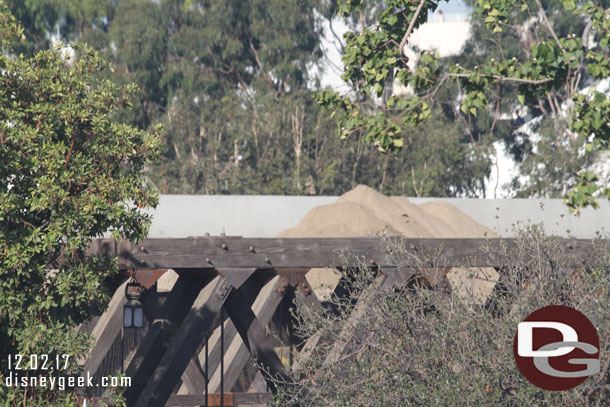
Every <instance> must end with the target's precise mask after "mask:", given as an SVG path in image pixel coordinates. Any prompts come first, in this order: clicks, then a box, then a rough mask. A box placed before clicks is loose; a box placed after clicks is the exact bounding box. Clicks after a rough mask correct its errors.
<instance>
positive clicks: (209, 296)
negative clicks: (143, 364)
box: [135, 276, 231, 407]
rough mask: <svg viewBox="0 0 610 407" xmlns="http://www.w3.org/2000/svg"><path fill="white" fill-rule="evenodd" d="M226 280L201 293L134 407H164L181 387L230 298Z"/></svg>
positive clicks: (210, 284) (219, 278) (223, 279)
mask: <svg viewBox="0 0 610 407" xmlns="http://www.w3.org/2000/svg"><path fill="white" fill-rule="evenodd" d="M230 288H231V287H229V286H227V285H226V282H225V278H224V277H222V276H217V277H216V278H214V280H212V282H211V283H209V284H208V285H206V286H205V287H204V288H203V289H202V290H201V291H200V293H199V295H198V296H197V298H196V299H195V301H194V302H193V305H192V307H191V309H190V311H189V312H188V314H187V315H186V318H185V319H184V322H182V325H181V326H180V329H179V330H178V332H177V333H176V335H175V337H174V338H173V340H172V341H171V344H170V346H169V347H168V348H167V351H166V352H165V354H164V355H163V358H162V359H161V361H160V362H159V364H158V366H157V367H156V369H155V370H154V372H153V373H152V375H151V377H150V379H149V380H148V383H147V384H146V387H144V390H143V391H142V393H141V394H140V397H139V398H138V400H137V402H136V403H135V407H163V406H164V405H165V403H166V402H167V400H168V399H169V397H170V396H171V393H172V391H173V389H174V388H175V387H176V385H177V384H178V381H179V380H180V377H181V376H182V374H183V373H184V370H185V369H186V366H187V365H188V363H189V361H190V360H191V358H192V357H193V355H194V354H195V352H196V350H197V347H198V345H199V344H200V343H201V341H202V340H203V338H204V337H205V336H206V335H207V334H208V333H209V332H210V331H211V329H212V323H213V322H214V320H215V319H216V317H217V314H218V312H219V311H220V308H221V307H222V305H223V304H224V302H225V300H226V298H227V294H228V293H227V291H230Z"/></svg>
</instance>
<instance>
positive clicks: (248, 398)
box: [165, 393, 271, 407]
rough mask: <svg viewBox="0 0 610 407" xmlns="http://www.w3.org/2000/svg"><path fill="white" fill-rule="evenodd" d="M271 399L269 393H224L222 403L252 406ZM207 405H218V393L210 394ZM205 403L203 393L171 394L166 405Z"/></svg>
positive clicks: (187, 406) (190, 405) (172, 406)
mask: <svg viewBox="0 0 610 407" xmlns="http://www.w3.org/2000/svg"><path fill="white" fill-rule="evenodd" d="M270 400H271V393H225V395H224V405H225V406H226V407H230V406H235V407H238V406H254V405H266V403H267V402H268V401H270ZM207 402H208V404H207V405H208V406H209V407H219V406H220V394H210V397H209V398H208V400H207ZM205 403H206V396H205V395H188V396H187V395H183V396H182V395H173V396H171V397H170V398H169V400H168V401H167V403H166V404H165V405H166V407H174V406H183V407H192V406H203V405H205Z"/></svg>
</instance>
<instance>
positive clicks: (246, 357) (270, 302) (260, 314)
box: [209, 276, 283, 393]
mask: <svg viewBox="0 0 610 407" xmlns="http://www.w3.org/2000/svg"><path fill="white" fill-rule="evenodd" d="M281 284H282V279H281V277H280V276H275V277H273V278H272V279H271V280H270V281H269V282H268V283H267V284H265V286H264V287H263V288H262V290H261V291H260V293H259V294H258V296H257V297H256V300H255V301H254V304H252V308H251V311H252V312H253V313H254V315H256V318H257V319H258V321H259V323H260V325H262V326H265V325H267V324H268V323H269V321H271V318H272V317H273V314H274V313H275V310H276V308H277V306H278V305H279V303H280V302H281V301H282V298H283V294H282V293H280V292H278V288H280V286H281ZM227 344H228V346H227V348H226V352H225V355H226V359H225V360H226V362H225V372H224V385H225V390H228V391H230V390H232V389H233V386H235V383H236V382H237V379H238V378H239V375H240V374H241V372H242V371H243V370H244V366H245V365H246V364H247V363H254V361H253V360H252V358H251V356H250V352H249V351H248V348H246V346H245V345H244V342H243V341H242V339H241V338H240V337H239V336H235V337H234V338H233V340H232V341H231V342H227ZM209 389H210V392H213V393H218V392H219V391H220V369H219V368H217V369H216V370H215V371H214V374H213V375H212V376H211V378H210V383H209Z"/></svg>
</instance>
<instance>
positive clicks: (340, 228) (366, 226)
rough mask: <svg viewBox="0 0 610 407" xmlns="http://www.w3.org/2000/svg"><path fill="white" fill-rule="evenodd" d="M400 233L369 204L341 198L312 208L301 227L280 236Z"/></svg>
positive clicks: (351, 235) (348, 235) (346, 235)
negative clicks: (368, 205) (341, 199)
mask: <svg viewBox="0 0 610 407" xmlns="http://www.w3.org/2000/svg"><path fill="white" fill-rule="evenodd" d="M384 230H386V231H387V233H388V234H390V235H400V234H401V233H400V231H399V230H397V229H395V228H394V227H393V226H392V224H391V223H390V222H387V221H385V220H382V219H379V218H378V217H377V216H375V213H374V212H373V211H372V210H371V209H370V208H369V207H366V206H363V205H359V204H357V203H353V202H337V203H335V204H332V205H322V206H318V207H315V208H313V209H312V210H310V211H309V212H308V213H307V214H306V215H305V217H304V218H303V219H302V220H301V222H300V223H299V224H298V225H297V227H295V228H293V229H287V230H284V231H283V232H282V233H280V234H279V235H278V237H354V236H368V235H369V234H371V235H375V234H378V233H383V231H384Z"/></svg>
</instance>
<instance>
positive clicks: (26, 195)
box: [0, 3, 160, 406]
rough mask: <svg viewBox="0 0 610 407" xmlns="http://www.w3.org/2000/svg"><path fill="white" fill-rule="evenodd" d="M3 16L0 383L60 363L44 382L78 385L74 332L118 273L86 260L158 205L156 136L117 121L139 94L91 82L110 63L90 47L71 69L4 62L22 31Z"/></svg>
mask: <svg viewBox="0 0 610 407" xmlns="http://www.w3.org/2000/svg"><path fill="white" fill-rule="evenodd" d="M0 7H1V8H2V9H1V12H0V24H1V27H0V30H1V32H2V36H3V46H4V53H3V54H2V56H0V68H1V71H2V73H1V75H0V99H1V102H0V163H1V165H0V253H1V256H0V354H2V355H3V358H2V361H0V367H1V369H0V371H1V372H2V373H1V374H0V376H5V375H6V374H9V373H10V372H9V371H8V370H7V369H8V366H7V360H6V358H5V356H6V355H9V354H23V355H32V354H48V355H51V357H54V356H55V355H62V354H68V355H70V364H69V366H68V368H67V371H59V372H57V371H51V372H46V373H48V374H52V375H55V374H59V375H62V376H65V375H70V374H76V373H78V366H77V364H76V360H77V358H78V357H79V356H82V355H84V354H86V352H87V351H88V350H89V341H88V336H87V335H83V334H79V333H77V331H76V330H75V327H76V326H77V325H78V324H80V323H82V322H83V321H86V320H87V319H88V318H90V317H91V315H92V313H93V312H95V311H96V310H99V309H104V308H105V305H106V303H107V300H108V292H107V288H106V285H105V281H106V280H107V279H108V278H110V277H111V276H113V274H115V273H116V264H113V261H110V260H108V259H105V258H102V257H95V258H87V257H86V256H85V251H86V248H87V246H88V244H89V243H90V241H91V239H92V238H95V237H100V236H101V235H102V234H103V233H105V232H107V231H111V232H112V234H113V235H114V236H116V237H117V238H118V237H123V238H127V239H131V240H137V239H140V238H142V237H143V236H144V235H145V234H146V231H147V228H148V224H149V217H148V216H147V215H144V214H142V213H140V211H139V209H138V208H140V207H149V206H154V205H155V204H156V202H157V194H156V192H155V191H154V190H152V189H151V188H149V187H147V186H146V183H145V178H144V176H145V170H146V167H147V166H148V165H149V163H150V162H151V160H152V159H154V158H155V157H156V156H158V154H159V144H160V143H159V136H160V129H159V128H157V129H155V130H154V131H153V132H145V131H141V130H137V129H136V128H134V127H132V126H129V125H125V124H121V123H119V122H118V121H116V115H117V111H118V110H119V109H122V108H126V107H128V106H129V104H130V100H131V99H132V97H133V96H134V94H135V92H136V87H135V86H128V87H119V86H117V85H115V84H113V83H111V82H110V81H103V80H99V79H97V76H96V73H98V72H99V71H101V70H103V69H106V68H107V63H106V62H104V61H103V60H102V59H101V58H100V57H99V55H98V54H97V53H96V52H94V51H92V50H91V49H89V48H87V47H82V46H78V45H73V47H74V49H75V50H76V52H77V54H78V57H74V58H69V57H67V56H66V55H64V54H62V53H61V52H59V51H56V50H47V51H40V52H37V53H36V54H35V55H34V57H32V58H28V57H24V56H22V55H19V56H12V55H11V54H12V48H11V44H13V43H14V41H15V39H17V40H19V39H20V37H21V35H22V31H21V28H20V27H19V26H18V24H17V23H16V22H15V20H14V18H13V17H12V15H11V14H10V12H9V11H8V10H7V8H6V5H5V4H4V3H1V4H0ZM24 363H26V364H27V363H28V361H27V357H26V360H24ZM30 373H32V372H30ZM38 373H39V374H45V372H36V374H38ZM2 382H3V383H4V377H2ZM68 390H69V391H68V392H64V393H61V392H57V390H55V391H54V392H53V391H50V390H49V389H48V388H40V387H39V388H30V387H28V388H15V387H6V386H4V385H3V386H0V399H1V400H2V401H1V403H2V405H7V406H12V405H23V404H24V403H25V404H27V405H28V406H37V405H49V403H51V404H52V405H59V404H62V403H68V401H69V400H70V399H71V397H72V396H73V393H74V389H68Z"/></svg>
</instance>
